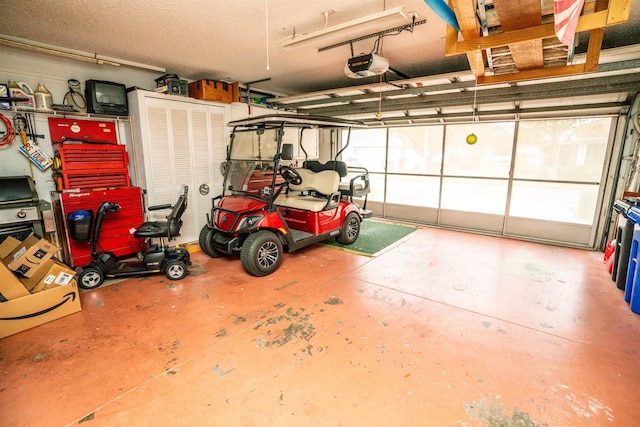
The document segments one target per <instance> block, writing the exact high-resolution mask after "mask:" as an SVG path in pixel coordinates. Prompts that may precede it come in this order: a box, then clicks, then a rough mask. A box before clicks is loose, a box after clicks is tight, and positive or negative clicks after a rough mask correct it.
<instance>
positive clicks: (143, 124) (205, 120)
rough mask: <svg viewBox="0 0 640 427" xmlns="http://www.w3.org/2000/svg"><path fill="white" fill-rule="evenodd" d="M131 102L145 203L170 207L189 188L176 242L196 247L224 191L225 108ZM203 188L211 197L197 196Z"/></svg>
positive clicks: (154, 97)
mask: <svg viewBox="0 0 640 427" xmlns="http://www.w3.org/2000/svg"><path fill="white" fill-rule="evenodd" d="M138 92H139V91H138ZM129 101H130V103H131V104H133V105H132V116H133V115H134V114H135V115H136V116H137V117H134V123H135V125H134V132H135V133H136V135H135V136H136V138H135V140H134V142H135V146H136V152H135V156H136V159H134V161H135V164H136V165H137V167H138V169H141V170H140V171H139V175H140V179H139V181H140V182H139V183H138V185H139V186H140V187H142V188H143V189H145V190H146V191H147V204H148V205H149V206H152V205H159V204H165V203H170V204H173V203H175V201H176V199H177V197H178V194H179V192H180V189H181V188H182V186H183V185H188V186H189V199H188V207H187V210H186V212H185V213H184V215H183V217H182V219H183V222H184V224H183V226H182V230H181V232H180V234H181V236H180V237H179V238H178V239H176V240H175V242H176V243H191V242H197V241H198V233H199V232H200V229H201V228H202V226H204V224H205V222H206V217H207V213H208V212H209V211H210V209H211V198H212V197H215V196H216V195H218V194H220V193H221V191H222V175H221V174H220V164H221V163H222V161H224V158H225V147H226V141H225V115H226V108H225V106H224V105H215V104H211V103H205V102H202V101H195V100H193V99H191V98H179V97H176V96H168V95H161V94H154V93H150V92H149V93H146V92H143V93H136V94H133V95H130V97H129ZM201 188H209V193H208V194H201V191H200V189H201ZM166 215H167V211H160V212H159V213H158V214H154V213H150V214H149V218H150V219H155V218H157V219H162V218H164V216H166Z"/></svg>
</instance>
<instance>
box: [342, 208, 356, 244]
mask: <svg viewBox="0 0 640 427" xmlns="http://www.w3.org/2000/svg"><path fill="white" fill-rule="evenodd" d="M359 235H360V217H359V216H358V214H357V213H355V212H349V213H348V214H347V216H346V218H345V219H344V222H343V223H342V230H340V235H339V236H338V237H336V240H337V241H338V243H341V244H343V245H350V244H352V243H353V242H355V241H356V240H357V239H358V236H359Z"/></svg>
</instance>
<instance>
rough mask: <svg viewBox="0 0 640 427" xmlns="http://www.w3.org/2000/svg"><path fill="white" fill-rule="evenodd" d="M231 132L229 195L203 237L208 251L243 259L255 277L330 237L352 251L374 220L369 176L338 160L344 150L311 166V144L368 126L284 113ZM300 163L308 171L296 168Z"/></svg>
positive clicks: (216, 202) (237, 124)
mask: <svg viewBox="0 0 640 427" xmlns="http://www.w3.org/2000/svg"><path fill="white" fill-rule="evenodd" d="M229 126H232V127H233V132H232V134H231V143H230V145H229V147H228V150H227V160H226V162H225V164H224V166H225V167H224V189H223V193H222V195H220V196H217V197H215V198H214V199H213V201H212V204H213V206H212V209H211V215H209V216H208V217H207V224H206V225H205V226H204V227H203V228H202V230H201V232H200V237H199V243H200V247H201V249H202V251H203V252H204V253H206V254H207V255H209V256H211V257H220V256H223V255H232V254H239V255H240V259H241V261H242V265H243V267H244V269H245V270H246V271H247V272H248V273H249V274H252V275H254V276H266V275H268V274H271V273H273V272H274V271H276V270H277V269H278V267H279V266H280V264H281V263H282V258H283V251H284V248H286V250H288V251H289V252H292V251H295V250H298V249H300V248H303V247H305V246H309V245H311V244H314V243H318V242H321V241H324V240H327V239H330V238H335V239H336V240H337V241H338V242H340V243H342V244H346V245H348V244H351V243H353V242H355V241H356V239H357V238H358V235H359V233H360V222H361V221H362V220H363V219H364V218H368V217H370V216H371V211H369V210H367V209H366V198H367V194H368V193H369V174H368V172H367V170H366V169H365V168H348V167H347V166H346V165H345V164H344V163H343V162H341V161H339V160H336V159H337V158H338V156H339V154H340V152H341V151H342V150H341V151H340V152H338V153H337V154H336V156H335V157H336V159H334V160H330V161H327V162H326V163H320V162H319V161H316V160H309V159H308V157H309V156H308V154H307V149H309V145H307V144H309V140H311V141H312V144H313V146H314V147H315V144H316V141H317V130H316V129H319V128H337V129H350V128H352V127H361V126H362V123H360V122H357V121H351V120H341V119H334V118H328V117H320V116H300V115H293V114H281V115H266V116H260V117H254V118H248V119H244V120H237V121H234V122H230V123H229ZM314 132H315V133H314ZM349 134H350V132H349ZM309 136H311V137H310V138H309ZM348 139H349V138H347V144H345V145H344V147H345V148H346V146H347V145H348ZM305 145H307V146H306V148H305ZM343 150H344V148H343ZM296 153H297V155H295V154H296ZM294 158H295V159H297V160H294ZM303 159H304V160H303ZM298 161H302V167H296V165H297V163H298ZM341 180H342V182H341ZM354 198H356V199H360V200H361V201H363V202H364V203H363V206H362V207H360V206H359V205H358V204H357V203H356V202H355V201H354Z"/></svg>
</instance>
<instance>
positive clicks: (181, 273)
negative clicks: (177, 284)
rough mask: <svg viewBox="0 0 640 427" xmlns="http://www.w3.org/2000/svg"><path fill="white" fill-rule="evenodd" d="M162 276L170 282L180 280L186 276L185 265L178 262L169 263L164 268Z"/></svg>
mask: <svg viewBox="0 0 640 427" xmlns="http://www.w3.org/2000/svg"><path fill="white" fill-rule="evenodd" d="M164 274H165V275H166V276H167V277H168V278H169V279H171V280H180V279H184V277H185V276H186V275H187V274H188V271H187V265H186V264H185V263H184V262H182V261H178V260H173V261H169V262H168V263H167V265H166V266H165V267H164Z"/></svg>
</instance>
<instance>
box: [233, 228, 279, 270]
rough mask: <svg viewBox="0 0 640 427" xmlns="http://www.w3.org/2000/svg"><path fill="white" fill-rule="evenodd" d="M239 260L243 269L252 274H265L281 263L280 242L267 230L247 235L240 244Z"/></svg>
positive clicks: (275, 268)
mask: <svg viewBox="0 0 640 427" xmlns="http://www.w3.org/2000/svg"><path fill="white" fill-rule="evenodd" d="M240 260H241V261H242V266H243V267H244V269H245V270H246V271H247V272H248V273H249V274H252V275H254V276H258V277H260V276H267V275H269V274H271V273H273V272H274V271H276V270H277V269H278V267H280V264H281V263H282V242H280V239H279V238H278V236H277V235H276V234H275V233H273V232H271V231H267V230H261V231H258V232H256V233H253V234H251V235H249V237H247V238H246V239H245V241H244V243H243V244H242V249H241V250H240Z"/></svg>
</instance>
